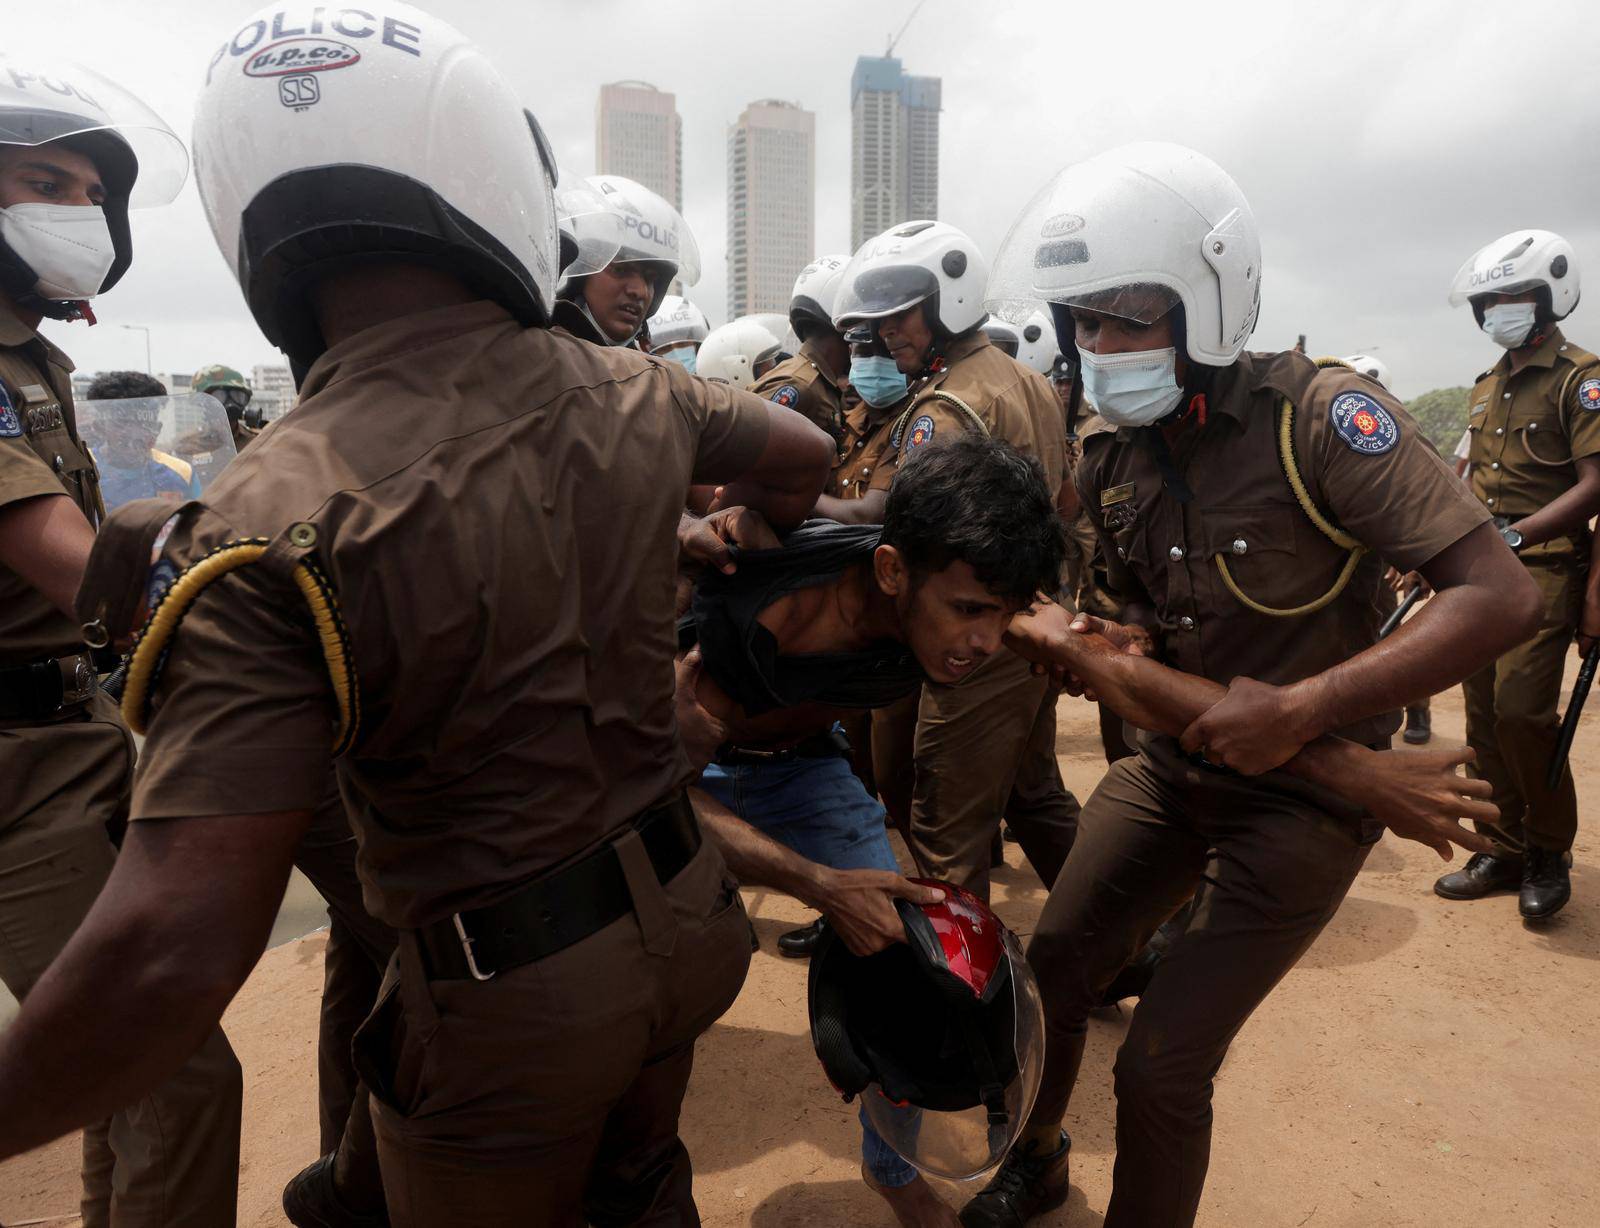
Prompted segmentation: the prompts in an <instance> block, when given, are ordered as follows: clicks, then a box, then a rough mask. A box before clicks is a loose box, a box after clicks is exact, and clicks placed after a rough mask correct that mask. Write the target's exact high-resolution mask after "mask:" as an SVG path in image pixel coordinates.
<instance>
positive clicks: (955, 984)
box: [807, 879, 1044, 1180]
mask: <svg viewBox="0 0 1600 1228" xmlns="http://www.w3.org/2000/svg"><path fill="white" fill-rule="evenodd" d="M913 881H914V882H919V883H922V884H924V885H925V886H929V887H936V888H938V889H939V890H941V891H942V892H943V893H944V898H943V899H942V900H940V901H939V902H938V903H936V904H925V905H916V904H912V903H910V902H909V901H906V900H896V901H895V902H894V903H895V908H896V910H897V911H898V912H899V914H900V920H901V923H902V924H903V925H904V926H905V933H906V941H905V942H903V943H895V944H894V945H893V946H890V947H888V948H887V949H885V950H882V951H879V952H878V953H877V954H875V955H868V956H857V955H852V954H851V953H850V951H849V950H848V949H847V948H846V947H845V945H844V943H843V942H842V941H840V939H839V938H838V936H837V935H836V934H834V933H833V931H832V930H830V929H829V928H828V927H827V926H826V925H824V926H823V936H822V940H821V941H820V942H819V943H818V945H817V949H816V952H815V954H814V955H813V956H812V959H811V979H810V986H809V990H808V993H807V997H808V1002H809V1006H810V1014H811V1043H812V1046H813V1047H814V1048H815V1049H816V1051H817V1057H818V1058H820V1059H821V1061H822V1068H823V1070H824V1071H825V1072H826V1074H827V1076H828V1081H829V1082H831V1083H832V1084H833V1085H834V1087H836V1088H838V1090H839V1091H840V1093H841V1094H842V1095H843V1096H844V1097H845V1099H846V1100H849V1099H851V1098H852V1097H854V1096H857V1095H859V1096H861V1098H862V1099H861V1103H862V1107H863V1108H864V1109H865V1111H866V1114H867V1117H868V1118H869V1119H870V1120H871V1122H872V1125H873V1128H874V1129H875V1130H877V1131H878V1133H879V1134H880V1135H882V1137H883V1139H884V1141H885V1142H887V1143H888V1144H889V1145H890V1146H891V1147H893V1148H894V1149H895V1151H897V1152H898V1153H899V1154H900V1155H901V1156H903V1157H904V1158H905V1159H906V1160H908V1161H910V1162H911V1163H912V1164H914V1165H916V1166H917V1167H918V1168H919V1169H921V1170H922V1171H923V1172H926V1173H931V1174H933V1175H935V1176H939V1177H949V1178H952V1179H956V1180H961V1179H965V1178H968V1177H974V1176H977V1175H978V1174H979V1173H981V1172H983V1171H985V1170H986V1169H989V1168H992V1167H993V1166H994V1165H995V1164H998V1163H999V1162H1000V1160H1001V1159H1002V1158H1003V1157H1004V1156H1005V1154H1006V1152H1007V1151H1008V1150H1010V1148H1011V1145H1012V1143H1014V1142H1015V1141H1016V1139H1017V1135H1018V1134H1019V1133H1020V1132H1021V1130H1022V1126H1023V1123H1024V1121H1026V1120H1027V1116H1028V1112H1029V1110H1031V1109H1032V1107H1033V1100H1034V1096H1035V1095H1036V1094H1037V1092H1038V1090H1039V1079H1040V1076H1041V1075H1042V1073H1043V1070H1044V1008H1043V1006H1042V1005H1041V1003H1040V999H1039V989H1038V986H1037V985H1036V984H1035V982H1034V978H1033V973H1032V972H1031V971H1030V970H1029V968H1028V965H1027V963H1026V961H1025V960H1024V959H1023V957H1022V945H1021V943H1019V942H1018V941H1017V937H1016V935H1015V934H1013V933H1012V932H1011V931H1010V930H1009V929H1007V928H1006V927H1005V926H1004V925H1003V924H1002V923H1001V921H1000V919H999V918H998V917H997V916H995V914H994V913H993V912H992V911H991V910H990V909H989V907H988V905H986V904H984V903H983V901H982V900H980V899H978V898H977V897H976V896H974V895H972V894H971V893H970V892H968V891H964V890H962V889H961V888H959V887H956V886H953V885H951V884H949V883H942V882H936V881H933V880H930V879H914V880H913Z"/></svg>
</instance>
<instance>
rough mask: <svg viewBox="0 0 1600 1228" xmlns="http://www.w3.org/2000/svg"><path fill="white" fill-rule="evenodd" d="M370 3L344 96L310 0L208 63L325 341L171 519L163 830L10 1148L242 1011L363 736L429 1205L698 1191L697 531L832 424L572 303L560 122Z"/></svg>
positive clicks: (731, 977)
mask: <svg viewBox="0 0 1600 1228" xmlns="http://www.w3.org/2000/svg"><path fill="white" fill-rule="evenodd" d="M370 9H371V12H372V14H373V16H372V20H371V21H370V22H365V21H363V22H346V23H345V28H346V29H347V30H348V29H355V30H364V31H366V33H365V34H363V35H354V34H348V35H347V38H348V39H349V40H350V41H351V42H353V43H354V45H355V46H356V48H357V50H358V52H359V57H356V56H351V57H350V58H349V59H347V60H345V61H343V62H341V63H339V64H338V65H337V67H333V68H328V69H325V70H324V72H325V75H328V76H330V77H337V83H336V84H335V83H334V82H333V81H331V80H330V81H327V82H325V83H324V85H323V87H322V95H321V101H320V102H319V103H318V105H317V108H316V109H315V110H316V114H314V115H312V116H311V117H310V122H307V118H306V116H305V115H303V114H300V113H297V112H295V111H294V110H292V109H290V108H286V107H284V106H283V105H282V104H281V103H280V101H279V97H278V90H277V86H276V83H275V80H274V79H273V78H272V77H270V76H267V77H262V76H259V75H255V74H252V73H248V72H246V71H245V69H246V68H247V67H250V66H251V65H252V64H253V63H255V61H254V60H253V59H252V58H251V57H252V56H255V55H259V54H260V53H259V52H258V51H256V46H257V44H259V42H260V41H261V38H262V37H264V36H265V31H266V29H267V28H268V26H269V25H271V24H281V25H283V26H284V27H287V28H299V29H305V28H309V27H310V26H312V25H313V24H314V23H315V22H316V21H317V20H318V18H317V16H316V14H317V13H318V12H319V11H320V10H318V9H316V8H314V7H313V6H310V5H307V6H305V7H304V8H299V9H287V10H286V9H283V8H281V7H277V6H274V7H273V8H270V9H267V10H263V11H262V12H261V13H260V14H259V15H257V16H256V17H254V18H252V19H250V20H247V21H246V22H245V23H244V24H243V25H241V26H240V27H238V28H237V29H234V30H230V31H229V37H228V38H227V40H226V42H225V43H223V44H222V46H221V47H220V48H219V50H218V52H217V53H216V56H215V64H214V66H213V68H212V69H211V71H210V74H209V80H208V83H207V84H206V85H205V87H204V89H203V92H202V94H201V97H200V101H199V104H198V107H197V115H196V126H195V143H196V151H197V158H196V162H197V165H198V166H199V167H200V168H201V170H202V174H201V177H200V188H201V200H202V203H203V204H204V206H205V208H206V210H207V213H208V217H209V220H210V222H211V225H212V229H213V232H214V233H215V234H216V235H217V236H218V240H219V244H218V245H219V247H220V248H221V250H222V252H223V255H224V258H225V259H228V260H229V261H230V262H231V263H232V264H233V267H234V268H235V271H236V273H237V275H238V276H239V277H240V280H241V288H242V290H243V291H244V293H245V296H246V299H247V301H248V302H249V303H250V305H251V307H252V310H253V313H254V314H255V316H256V320H257V322H258V323H259V324H260V326H261V327H262V329H263V331H264V332H265V334H266V335H267V337H268V338H269V339H271V340H273V341H274V342H275V343H277V344H278V345H280V346H281V347H282V348H284V349H285V350H286V352H287V353H288V355H289V357H290V360H291V361H292V362H293V363H295V364H296V365H297V366H299V367H300V368H301V369H303V370H305V372H306V375H305V378H304V380H303V381H302V383H301V399H300V403H299V405H298V406H297V407H296V410H295V413H294V414H292V415H289V416H288V417H287V418H285V419H284V420H283V421H282V422H281V424H278V425H277V426H275V428H274V430H272V431H270V432H267V433H266V434H265V435H264V436H263V438H262V439H261V440H259V441H258V442H257V443H256V444H254V445H252V447H251V448H250V449H249V450H248V451H247V452H246V453H245V454H244V455H243V456H242V457H240V458H239V460H237V461H236V462H234V464H233V465H231V466H230V467H229V469H228V471H227V472H226V473H224V474H223V475H222V476H221V477H220V478H219V479H218V482H217V484H216V485H215V486H214V487H213V488H211V489H210V490H208V491H207V492H206V501H205V504H204V505H203V506H201V507H198V508H192V509H190V511H189V513H188V514H186V515H184V516H183V517H182V518H181V519H180V520H179V521H178V523H177V524H176V525H175V526H173V527H172V528H171V529H170V534H169V535H167V536H166V538H165V541H164V544H163V545H162V546H160V547H159V549H160V559H159V561H158V563H157V568H156V579H157V585H156V588H157V604H158V611H159V612H158V614H157V615H156V617H155V618H153V619H152V620H151V621H150V622H149V623H148V624H147V626H146V629H145V630H144V632H143V635H142V636H141V638H140V640H139V643H138V646H137V647H136V648H135V650H134V653H133V659H132V663H131V665H130V668H129V682H128V689H127V691H126V693H125V696H124V698H125V702H126V704H127V706H128V709H129V711H130V712H132V713H133V714H134V715H135V718H136V719H137V721H138V722H139V723H140V724H143V725H144V726H145V728H146V729H147V739H148V740H147V742H146V745H145V762H144V765H143V767H142V771H141V776H140V780H139V785H138V788H137V790H136V794H135V799H134V804H133V818H132V822H131V823H130V827H129V835H128V849H127V851H126V852H125V853H124V856H123V858H122V859H121V860H120V861H119V863H118V866H117V869H116V871H114V872H113V875H112V879H111V881H110V883H109V884H108V885H107V887H106V890H105V892H104V893H103V894H102V897H101V902H100V904H99V906H97V908H96V910H95V912H94V914H93V916H92V917H91V918H90V920H89V922H88V923H86V925H85V926H84V928H82V929H80V931H79V932H78V935H77V937H76V938H75V940H74V942H73V945H72V947H71V949H70V951H69V952H68V956H67V958H65V959H64V960H63V961H61V962H60V963H59V964H58V965H57V967H56V969H55V970H54V972H53V974H52V975H51V976H50V977H49V978H47V979H46V980H45V981H44V982H42V983H41V985H40V988H39V991H38V992H36V994H35V995H34V996H33V998H32V999H30V1001H28V1002H27V1003H26V1004H25V1006H24V1009H23V1011H22V1013H21V1014H20V1015H19V1016H18V1019H17V1021H16V1023H15V1024H14V1025H13V1026H12V1027H11V1029H9V1030H8V1031H7V1033H6V1034H5V1036H4V1037H3V1038H0V1104H3V1105H4V1106H5V1112H3V1113H0V1154H11V1153H14V1152H16V1151H17V1150H19V1149H20V1148H23V1147H27V1146H32V1145H36V1144H38V1143H40V1142H42V1141H43V1140H45V1139H46V1138H49V1137H52V1136H54V1135H56V1134H59V1133H61V1132H62V1131H64V1130H66V1129H69V1128H71V1126H72V1125H73V1124H75V1123H76V1122H78V1121H81V1120H84V1119H86V1118H89V1117H92V1116H93V1115H94V1114H95V1113H96V1112H100V1111H103V1109H104V1108H105V1107H108V1106H109V1104H110V1103H114V1102H115V1101H117V1100H119V1099H125V1098H127V1097H128V1096H130V1095H133V1094H137V1093H138V1092H139V1091H140V1090H141V1089H142V1088H143V1087H145V1086H146V1085H149V1084H152V1083H154V1082H155V1081H156V1080H157V1078H158V1077H159V1075H160V1073H161V1072H162V1071H163V1070H164V1069H166V1068H168V1067H169V1066H171V1065H174V1064H175V1063H176V1061H177V1060H178V1058H179V1056H180V1055H181V1054H182V1053H183V1052H184V1051H186V1050H187V1048H188V1047H189V1046H190V1045H192V1043H193V1041H194V1040H195V1039H197V1038H198V1036H200V1035H203V1034H204V1032H205V1031H206V1030H207V1029H208V1028H210V1027H211V1026H213V1022H214V1020H215V1019H216V1017H217V1016H218V1015H219V1014H220V1013H221V1011H222V1008H223V1006H224V1004H225V1003H226V1002H227V1001H228V999H229V998H230V997H231V996H232V995H233V994H234V992H235V991H236V990H237V988H238V986H239V985H240V983H242V981H243V980H244V978H245V976H246V975H247V974H248V972H249V970H250V968H251V966H252V965H253V964H254V962H255V960H256V958H257V956H258V955H259V953H260V951H261V947H262V944H263V942H264V939H265V936H266V934H267V932H268V929H269V927H270V924H271V920H272V917H273V915H274V913H275V911H276V908H277V904H278V901H279V899H280V898H281V895H282V890H283V883H284V879H285V876H286V874H287V872H288V867H289V863H290V860H291V858H292V856H293V852H294V849H295V847H296V845H297V843H298V842H299V840H300V838H301V833H302V832H303V831H304V829H305V827H306V825H307V823H308V822H309V818H310V813H311V811H312V810H313V809H314V808H315V807H316V806H317V805H318V804H319V802H320V800H321V793H322V786H323V783H324V782H325V781H326V779H327V777H328V775H329V773H330V772H333V771H336V772H337V774H338V778H339V783H340V787H341V792H342V794H343V796H344V799H345V802H346V804H347V805H348V807H349V809H350V811H351V821H352V823H353V824H354V826H355V828H356V830H357V832H358V833H359V834H360V837H361V867H360V868H361V874H362V878H363V882H364V886H365V889H366V895H367V900H368V903H369V905H370V906H371V909H372V911H373V912H374V913H375V914H377V915H378V916H379V917H380V919H383V920H386V921H388V922H390V923H391V924H393V925H394V926H395V927H396V928H397V929H398V930H399V931H400V945H399V949H398V953H397V958H396V960H395V961H394V962H392V963H391V964H390V966H389V969H388V972H387V974H386V977H385V982H384V986H383V989H382V992H381V994H380V997H379V999H378V1003H377V1005H376V1007H375V1008H374V1010H373V1013H372V1014H371V1016H370V1017H369V1018H368V1019H367V1021H366V1022H365V1024H364V1025H363V1026H362V1028H361V1031H360V1032H359V1034H358V1035H357V1038H356V1042H355V1050H356V1064H357V1067H358V1069H359V1070H360V1071H361V1073H362V1075H363V1077H364V1079H365V1081H366V1084H367V1086H368V1088H369V1090H370V1091H371V1093H372V1097H373V1119H374V1125H375V1126H376V1129H377V1135H378V1145H379V1150H380V1155H381V1159H382V1166H383V1179H384V1186H385V1189H386V1192H387V1194H388V1206H389V1217H390V1220H391V1221H392V1222H393V1223H394V1224H396V1225H401V1226H409V1225H437V1224H446V1223H448V1224H460V1225H568V1224H572V1223H576V1222H581V1221H582V1220H583V1219H585V1218H586V1219H587V1220H588V1221H589V1222H594V1223H608V1224H619V1225H620V1224H633V1223H645V1222H655V1223H693V1222H695V1211H694V1205H693V1200H692V1195H691V1192H690V1169H689V1164H688V1157H687V1154H686V1152H685V1150H684V1147H683V1144H682V1143H681V1142H680V1141H679V1139H678V1137H677V1122H678V1113H679V1106H680V1102H681V1100H682V1096H683V1092H684V1088H685V1085H686V1083H687V1080H688V1076H689V1070H690V1065H691V1062H692V1057H693V1046H694V1041H695V1038H696V1037H697V1036H698V1035H699V1034H700V1033H701V1032H702V1031H704V1029H705V1028H706V1027H708V1026H709V1025H710V1023H711V1022H712V1021H713V1020H714V1019H715V1018H716V1017H717V1016H718V1015H719V1014H720V1013H721V1012H722V1010H724V1009H725V1008H726V1006H727V1005H728V1004H729V1002H731V1001H732V999H733V997H734V995H735V994H736V993H737V991H738V988H739V986H740V984H741V983H742V981H743V978H744V972H745V969H746V967H747V964H748V961H749V957H750V930H749V924H748V920H747V919H746V917H745V916H744V913H743V909H742V908H741V906H740V902H739V896H738V891H737V888H736V885H735V884H734V883H733V882H732V881H731V880H730V879H729V877H728V876H727V874H726V872H725V870H724V868H723V866H722V863H721V861H720V859H719V858H718V857H717V855H716V853H715V851H714V850H713V849H712V848H710V847H709V846H707V845H706V844H704V843H703V842H702V841H701V839H700V836H699V832H698V829H697V828H696V826H695V824H694V820H693V815H692V812H691V811H689V809H688V806H687V803H686V801H685V800H684V798H683V795H682V787H683V785H684V783H685V782H686V781H687V779H688V778H689V776H690V772H689V768H688V762H687V759H686V757H685V755H684V753H683V750H682V748H681V746H680V745H679V744H678V740H677V736H676V732H675V727H674V723H673V687H674V678H673V664H672V653H673V647H674V636H673V631H672V597H673V566H674V560H675V555H676V551H675V549H674V539H675V532H676V527H677V524H678V520H679V515H680V510H681V508H682V504H683V498H684V492H685V490H686V488H687V486H688V484H689V482H690V480H691V478H699V479H702V480H706V481H715V482H718V483H721V484H724V485H725V486H726V488H727V489H728V491H729V493H730V494H731V495H733V496H734V497H735V498H737V499H738V501H739V502H741V503H746V504H751V503H753V504H754V505H755V506H756V507H757V508H759V509H761V510H763V513H764V514H765V515H767V516H768V518H769V519H771V520H774V521H775V523H776V524H778V525H781V526H784V527H788V526H791V525H793V524H795V523H797V522H798V521H799V520H800V519H801V518H802V517H803V516H804V515H805V513H806V512H807V511H809V509H810V508H811V506H812V504H813V503H814V501H815V498H816V492H817V491H818V490H819V489H820V488H821V485H822V480H823V476H824V474H825V472H826V468H827V461H828V458H829V456H830V454H831V448H830V447H829V444H828V440H827V438H826V437H825V436H824V435H822V434H821V433H820V432H819V431H817V430H816V429H815V428H814V427H812V426H811V425H810V424H808V423H806V422H804V421H803V420H801V419H800V418H798V417H797V416H796V415H794V414H789V413H784V412H782V411H781V410H779V409H778V407H776V406H771V405H769V404H768V403H767V402H764V401H762V400H760V399H759V398H756V397H751V396H748V395H747V394H740V393H738V392H736V391H734V390H732V389H729V388H726V387H723V386H721V385H717V384H711V383H707V382H706V381H703V380H696V379H693V378H691V377H689V376H688V375H686V374H684V373H683V372H682V371H681V369H679V368H678V367H676V366H675V365H674V364H671V363H662V362H658V361H655V360H652V359H650V358H648V357H645V356H643V355H639V354H636V353H630V352H627V351H626V350H623V349H620V348H616V347H600V346H596V345H590V344H585V343H582V342H579V341H577V340H575V339H574V338H572V337H569V336H566V335H564V334H562V333H559V332H556V331H553V330H551V329H548V328H544V327H540V325H541V324H543V323H544V322H545V321H546V320H547V318H548V314H549V311H550V309H551V307H552V306H553V300H554V290H555V281H556V279H557V277H558V276H559V272H560V268H559V263H558V260H559V255H558V251H559V249H558V238H557V229H556V218H555V214H554V204H553V199H552V194H551V186H550V185H551V181H552V180H553V179H554V177H555V168H554V165H553V162H552V160H551V157H550V155H549V152H548V147H547V146H546V145H545V144H544V143H543V142H542V141H537V140H536V139H535V137H534V136H533V135H531V134H530V125H529V121H528V116H527V114H526V112H525V111H524V109H523V107H522V105H521V103H520V101H519V100H518V99H517V98H516V96H515V94H514V93H513V92H512V90H511V89H510V87H509V86H508V85H507V84H506V83H505V81H504V79H503V78H502V77H501V76H500V75H499V74H498V73H497V72H496V71H495V70H494V69H493V68H492V67H491V65H490V64H489V63H488V61H487V59H486V58H485V57H484V56H483V55H482V54H481V53H480V52H478V51H477V49H475V48H474V47H473V46H472V45H471V44H469V43H467V42H466V41H465V40H464V39H463V38H462V37H461V35H459V34H458V33H457V32H456V31H454V30H453V29H451V28H450V27H449V26H447V25H445V24H444V23H442V22H439V21H436V20H434V19H432V18H430V17H428V16H427V15H425V14H423V13H420V12H418V11H417V10H415V9H412V8H410V7H408V6H406V5H404V4H400V3H384V4H377V5H373V6H370ZM447 85H448V88H446V86H447ZM379 106H381V107H382V109H383V110H384V112H385V115H386V116H387V118H388V121H389V122H388V123H387V124H385V125H381V126H375V125H373V124H372V123H371V122H370V118H371V115H372V114H373V110H374V108H375V107H379ZM429 132H434V133H449V134H451V139H450V140H447V141H432V140H428V141H425V140H419V139H418V138H417V134H418V133H429ZM488 170H492V171H493V172H494V173H493V174H492V175H490V174H486V171H488ZM286 202H293V207H292V208H290V207H284V206H285V205H286ZM397 252H405V253H413V254H414V255H407V256H397V255H396V253H397ZM341 440H342V441H345V442H343V443H338V442H336V441H341ZM335 449H336V450H335ZM169 510H170V509H169V506H168V505H165V504H159V505H158V504H149V503H135V504H130V505H128V506H127V507H125V508H123V509H120V510H119V512H118V513H117V514H116V515H115V516H114V517H113V518H112V520H111V521H110V522H108V525H107V529H106V533H107V537H106V538H105V539H103V540H104V541H105V549H104V550H103V551H102V552H101V553H100V554H97V555H96V556H95V558H94V560H93V561H92V563H91V577H90V580H89V581H87V582H86V584H85V586H84V592H83V598H82V601H83V606H84V609H83V611H81V612H82V613H85V614H93V615H95V616H97V617H99V618H100V619H102V620H104V621H106V622H107V625H108V626H109V627H113V628H116V627H120V625H121V624H122V623H123V622H124V621H125V620H126V618H127V612H128V611H129V610H130V609H131V608H132V607H133V606H134V605H135V604H136V603H137V599H138V597H139V595H140V594H142V593H144V592H145V591H146V590H147V588H148V586H149V571H150V567H149V563H150V551H151V548H152V543H153V542H154V541H155V540H156V538H157V537H158V536H160V535H161V534H162V532H163V530H164V528H165V526H166V519H165V517H164V516H163V513H165V512H168V511H169ZM202 560H203V561H202ZM180 610H181V611H182V612H183V613H182V616H181V617H179V616H178V611H180ZM240 748H248V751H249V753H248V754H244V755H236V754H235V752H236V751H238V750H239V749H240ZM216 759H224V760H227V770H226V771H224V772H216V771H205V770H202V769H203V767H204V764H205V763H207V762H209V761H213V760H216ZM91 998H92V1002H91Z"/></svg>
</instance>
